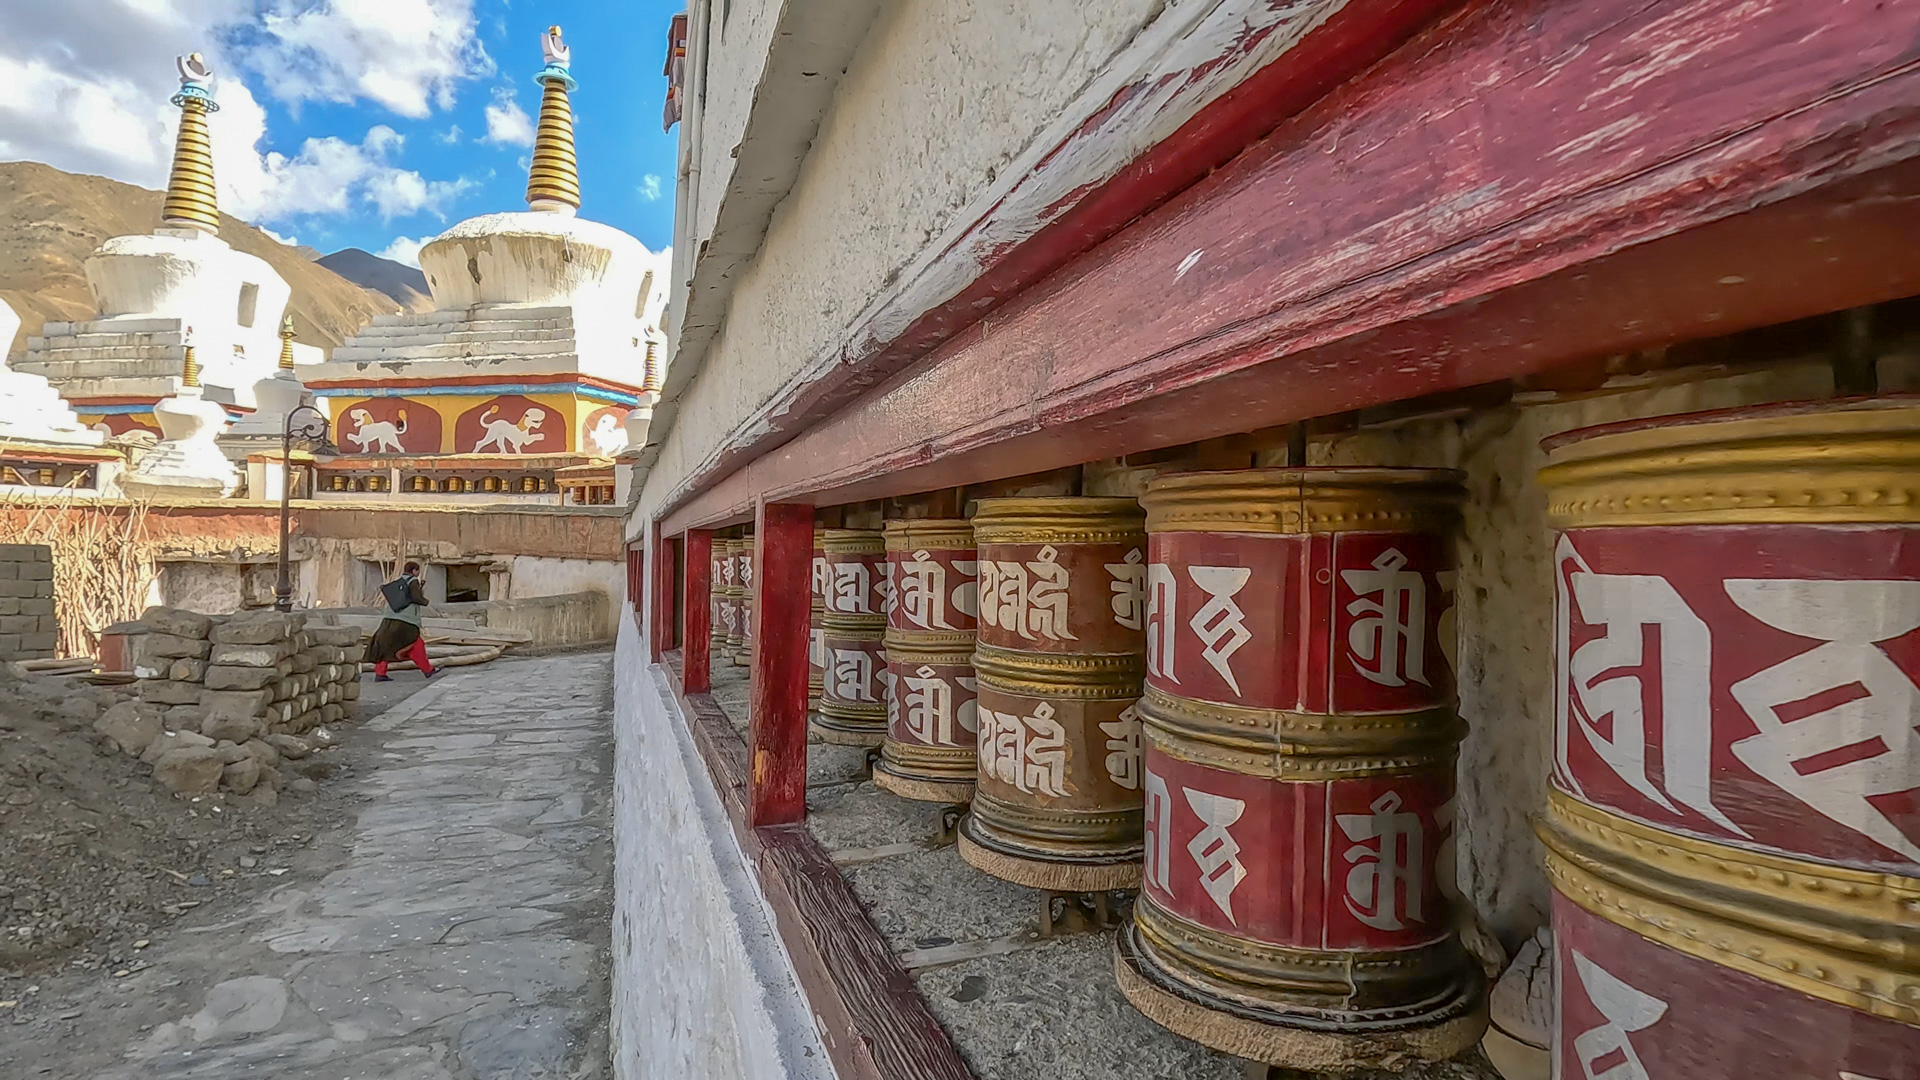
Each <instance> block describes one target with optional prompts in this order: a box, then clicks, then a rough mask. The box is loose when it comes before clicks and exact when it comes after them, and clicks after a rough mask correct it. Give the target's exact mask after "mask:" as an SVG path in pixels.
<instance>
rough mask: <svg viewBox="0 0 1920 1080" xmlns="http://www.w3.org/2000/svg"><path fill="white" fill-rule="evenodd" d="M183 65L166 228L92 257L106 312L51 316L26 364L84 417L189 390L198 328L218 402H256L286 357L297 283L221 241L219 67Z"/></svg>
mask: <svg viewBox="0 0 1920 1080" xmlns="http://www.w3.org/2000/svg"><path fill="white" fill-rule="evenodd" d="M178 67H179V70H180V92H179V93H178V94H176V95H174V97H173V103H174V104H175V105H178V106H179V107H180V110H181V112H180V133H179V139H178V141H177V143H176V144H175V147H174V158H173V171H172V174H171V175H170V177H169V178H168V181H167V195H166V202H165V203H164V205H163V207H162V209H161V214H160V216H161V222H160V227H159V228H158V229H155V230H154V232H153V233H152V234H151V235H142V236H116V237H114V238H112V239H110V240H108V241H107V242H106V243H104V244H101V245H100V247H99V249H98V250H96V251H95V252H94V253H93V254H92V255H91V256H89V257H88V258H87V262H86V272H87V282H88V284H89V285H90V286H91V287H92V290H93V297H94V302H95V304H96V306H97V307H98V308H99V312H100V314H99V316H98V317H97V318H94V319H89V320H85V321H81V322H50V323H47V324H46V325H45V326H44V327H43V328H42V329H41V332H40V334H38V335H36V336H33V337H30V338H28V339H27V355H26V356H25V357H24V358H23V359H22V360H21V361H20V364H19V367H20V368H21V370H23V371H28V372H32V373H34V374H38V375H44V376H46V377H47V378H48V379H50V380H52V382H53V383H54V385H55V386H57V387H59V388H60V390H61V392H62V394H64V395H65V396H66V398H67V399H68V400H69V401H70V402H72V403H73V404H74V406H75V408H76V410H77V411H79V412H80V413H83V414H93V413H97V412H104V413H106V414H107V415H109V416H117V415H122V414H124V415H127V416H129V417H132V418H135V419H138V420H142V421H144V419H145V413H146V404H147V403H149V402H152V401H157V400H159V399H160V398H163V397H166V396H168V395H170V394H172V393H174V392H175V391H176V390H178V389H180V387H181V382H180V372H181V370H182V364H183V360H184V356H183V353H184V351H185V346H186V342H185V330H186V328H187V327H188V326H192V327H194V328H195V330H196V335H197V346H198V349H199V354H200V361H201V378H202V380H203V393H204V396H205V397H207V398H208V399H211V400H215V401H222V402H228V403H232V404H235V405H240V406H251V405H252V404H253V403H254V402H253V400H252V398H253V394H252V387H253V385H254V384H255V383H256V382H258V381H259V380H260V379H262V378H265V377H267V376H268V375H270V374H271V373H272V371H273V364H274V358H275V356H276V355H277V353H278V352H279V349H278V345H279V342H278V341H277V340H276V338H275V330H276V329H277V328H278V326H279V324H280V316H281V313H282V312H283V311H284V310H285V309H286V306H287V300H288V297H289V296H290V293H291V290H290V289H289V287H288V285H287V283H286V281H285V280H284V279H282V278H281V277H280V275H279V274H277V273H275V272H274V270H273V268H272V267H271V266H269V265H267V263H266V262H265V261H264V260H262V259H259V258H256V257H254V256H252V255H248V254H245V253H244V252H239V251H235V250H234V249H233V248H231V247H229V246H228V245H227V243H226V241H224V240H222V239H220V236H219V232H220V210H219V207H218V204H217V203H216V201H215V196H214V184H213V157H212V145H211V143H210V141H209V137H208V133H207V115H208V114H209V113H212V112H214V111H215V110H216V109H218V108H219V106H218V105H217V104H215V102H214V100H213V95H212V93H211V91H210V89H209V86H208V80H209V79H210V78H211V77H212V71H211V69H209V68H208V66H207V64H206V62H205V61H204V60H202V59H201V57H200V55H199V54H198V53H195V54H194V55H192V56H186V57H181V58H180V59H179V61H178ZM90 405H91V406H93V407H89V406H90Z"/></svg>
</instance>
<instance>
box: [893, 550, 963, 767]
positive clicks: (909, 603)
mask: <svg viewBox="0 0 1920 1080" xmlns="http://www.w3.org/2000/svg"><path fill="white" fill-rule="evenodd" d="M885 535H886V547H887V576H888V580H889V581H890V582H891V588H890V595H891V597H892V600H891V603H889V604H888V605H887V608H888V610H887V631H886V655H887V673H888V680H887V682H888V686H887V691H888V696H887V738H886V742H885V743H883V744H882V745H881V750H880V755H881V756H880V761H879V762H878V763H877V764H875V765H874V769H873V782H874V783H875V784H876V785H878V786H880V787H882V788H885V789H886V790H888V791H891V792H893V793H894V794H896V795H899V796H901V797H903V798H908V799H917V800H920V801H922V802H938V803H964V802H966V801H967V800H969V799H971V798H972V797H973V787H974V761H975V753H974V742H975V739H976V733H977V731H978V730H979V723H978V720H977V718H976V714H977V710H976V708H975V701H974V698H975V693H976V690H975V685H974V678H973V643H974V626H975V619H974V617H975V613H976V610H977V608H976V591H975V583H976V572H975V567H974V547H973V525H972V523H970V522H968V521H966V520H964V519H953V518H940V519H929V520H919V521H890V522H888V523H887V527H886V530H885Z"/></svg>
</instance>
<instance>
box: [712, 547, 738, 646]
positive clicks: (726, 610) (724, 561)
mask: <svg viewBox="0 0 1920 1080" xmlns="http://www.w3.org/2000/svg"><path fill="white" fill-rule="evenodd" d="M733 569H734V567H733V541H732V540H728V539H724V538H721V537H715V538H714V540H713V577H712V578H711V579H710V585H709V589H710V592H711V595H712V598H713V634H712V637H711V638H709V645H708V648H709V653H708V655H709V657H710V658H711V660H712V662H713V663H715V664H718V663H721V662H724V661H725V660H726V659H727V650H728V648H729V645H728V642H729V640H730V639H731V638H732V637H733V634H734V631H735V626H734V618H735V615H734V609H733Z"/></svg>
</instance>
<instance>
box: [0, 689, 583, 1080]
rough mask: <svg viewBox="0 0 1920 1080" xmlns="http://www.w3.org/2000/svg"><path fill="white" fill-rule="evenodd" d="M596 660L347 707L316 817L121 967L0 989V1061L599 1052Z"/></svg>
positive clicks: (96, 1068) (366, 1065)
mask: <svg viewBox="0 0 1920 1080" xmlns="http://www.w3.org/2000/svg"><path fill="white" fill-rule="evenodd" d="M609 664H610V657H609V656H608V655H607V654H604V653H595V654H582V655H573V656H558V657H546V658H538V659H525V660H505V661H497V662H495V663H492V664H488V665H485V666H483V667H479V668H474V669H469V670H467V671H461V672H453V673H449V674H448V675H447V676H445V677H444V681H436V682H435V683H433V684H431V685H429V686H428V687H427V688H426V689H424V690H421V691H419V692H418V693H415V694H414V695H413V696H411V697H409V698H407V699H406V700H405V701H403V702H401V703H399V704H398V705H395V706H394V707H393V708H391V709H390V710H388V711H386V712H385V713H384V714H383V715H380V716H378V717H376V718H374V719H373V720H371V721H370V722H368V723H366V724H364V725H361V726H360V727H358V728H357V730H355V731H354V732H353V740H352V744H351V747H350V754H351V757H350V761H351V763H352V765H353V769H352V772H351V773H350V774H349V775H348V776H347V777H345V778H343V781H344V782H336V783H339V786H340V788H341V793H340V799H341V802H340V804H339V805H338V808H337V810H338V812H337V813H335V814H334V815H332V816H333V818H334V820H335V824H333V825H332V827H327V826H326V825H325V824H324V823H322V824H320V825H318V826H317V831H316V832H315V833H314V834H313V835H312V836H311V838H310V840H309V842H308V844H307V845H306V846H305V847H304V848H301V849H297V850H295V851H293V852H290V853H286V854H285V855H284V858H285V862H284V863H283V864H281V865H272V866H268V865H264V864H263V865H260V866H259V867H258V868H257V869H256V870H249V871H248V872H249V873H250V874H251V873H269V872H271V871H273V870H282V871H284V873H281V874H279V875H277V876H274V877H271V878H267V879H264V880H263V882H262V884H263V885H265V886H266V887H265V888H263V889H262V891H260V892H259V893H258V894H257V895H256V896H255V897H253V898H252V899H250V900H247V901H244V902H242V903H239V904H232V905H224V906H223V908H222V909H221V910H218V911H212V912H208V913H207V914H205V915H202V916H201V917H200V918H198V919H196V918H195V917H194V916H195V914H196V913H194V912H189V913H188V915H187V916H185V917H183V918H182V919H180V920H179V921H178V922H176V923H175V924H173V925H171V926H170V927H168V928H167V929H165V930H164V931H156V932H155V934H154V936H153V939H152V941H151V943H150V944H148V945H147V946H146V947H145V948H144V949H142V950H141V951H140V953H139V959H138V963H137V964H135V965H132V966H131V967H130V968H122V969H120V970H121V971H124V972H125V974H124V975H119V976H117V977H116V976H115V975H114V974H113V973H111V972H97V973H96V972H72V973H68V974H63V975H60V976H56V977H53V978H50V979H47V980H45V981H44V982H43V983H42V984H41V985H40V986H39V987H38V989H37V990H36V991H35V992H34V994H33V995H32V997H31V1001H30V1003H29V1004H30V1007H27V1008H19V1009H16V1010H14V1013H15V1015H14V1016H13V1017H12V1018H9V1017H7V1015H6V1014H3V1013H0V1076H6V1077H9V1078H12V1077H16V1076H17V1077H21V1078H31V1077H38V1076H49V1077H57V1078H59V1080H82V1078H86V1080H95V1078H97V1080H136V1078H137V1080H227V1078H238V1077H256V1076H272V1077H275V1078H276V1080H307V1078H312V1080H321V1078H326V1080H454V1078H458V1080H506V1078H509V1077H516V1078H517V1077H598V1076H602V1075H604V1074H605V1070H606V1056H607V1054H606V1015H607V975H606V973H607V934H608V900H609V895H608V894H609V888H610V886H609V876H610V863H611V843H610V833H609V821H608V791H609V785H610V777H609V772H608V770H609V766H610V747H611V732H610V730H609V728H608V723H609V717H610V702H609ZM410 685H417V684H408V683H405V682H401V683H395V684H387V685H383V686H381V687H380V688H379V689H380V690H383V691H387V690H391V689H394V688H400V687H409V686H410ZM369 689H370V690H371V689H373V688H372V687H369ZM330 786H332V785H330ZM275 857H276V858H281V857H283V856H282V855H281V853H275ZM269 882H270V884H269Z"/></svg>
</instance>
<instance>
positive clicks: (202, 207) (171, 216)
mask: <svg viewBox="0 0 1920 1080" xmlns="http://www.w3.org/2000/svg"><path fill="white" fill-rule="evenodd" d="M175 66H177V67H178V68H179V69H180V92H179V93H177V94H175V95H173V103H174V104H175V105H178V106H180V137H179V139H178V140H177V141H176V142H175V143H174V145H173V174H172V175H171V176H169V177H167V201H166V204H165V205H164V206H162V207H161V209H160V223H161V224H162V225H171V226H174V227H176V228H179V227H184V228H191V229H199V230H201V231H202V232H209V233H214V234H216V235H217V234H218V233H219V232H220V204H219V202H218V201H217V199H216V198H215V196H214V189H213V143H212V141H211V140H210V139H209V138H208V136H207V115H208V114H209V113H213V112H217V111H219V109H220V106H219V105H217V104H215V103H214V100H213V94H212V93H211V92H210V91H209V90H208V89H207V80H208V79H210V78H212V77H213V69H212V68H210V67H208V66H207V62H206V60H205V59H203V58H202V57H201V56H200V54H199V53H194V54H193V55H191V56H182V57H180V58H179V59H178V60H176V61H175Z"/></svg>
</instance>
